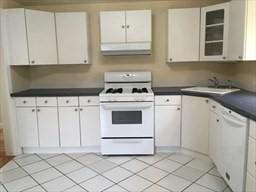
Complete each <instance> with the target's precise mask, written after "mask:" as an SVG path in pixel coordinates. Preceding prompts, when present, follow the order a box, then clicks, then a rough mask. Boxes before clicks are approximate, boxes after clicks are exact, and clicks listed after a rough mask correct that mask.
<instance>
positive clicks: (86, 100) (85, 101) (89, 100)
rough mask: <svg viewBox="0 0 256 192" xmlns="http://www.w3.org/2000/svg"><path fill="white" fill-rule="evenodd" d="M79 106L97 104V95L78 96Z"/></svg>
mask: <svg viewBox="0 0 256 192" xmlns="http://www.w3.org/2000/svg"><path fill="white" fill-rule="evenodd" d="M79 103H80V106H95V105H99V97H97V96H96V97H79Z"/></svg>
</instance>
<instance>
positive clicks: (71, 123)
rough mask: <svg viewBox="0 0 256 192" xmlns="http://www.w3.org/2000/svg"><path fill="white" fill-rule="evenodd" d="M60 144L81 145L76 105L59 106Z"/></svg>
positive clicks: (63, 145)
mask: <svg viewBox="0 0 256 192" xmlns="http://www.w3.org/2000/svg"><path fill="white" fill-rule="evenodd" d="M59 123H60V146H61V147H79V146H80V145H81V138H80V123H79V109H78V107H59Z"/></svg>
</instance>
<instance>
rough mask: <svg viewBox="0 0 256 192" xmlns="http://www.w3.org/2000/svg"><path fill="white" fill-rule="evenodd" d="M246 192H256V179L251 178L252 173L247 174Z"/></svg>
mask: <svg viewBox="0 0 256 192" xmlns="http://www.w3.org/2000/svg"><path fill="white" fill-rule="evenodd" d="M245 191H246V192H255V191H256V179H255V177H253V176H251V175H250V173H248V172H247V175H246V186H245Z"/></svg>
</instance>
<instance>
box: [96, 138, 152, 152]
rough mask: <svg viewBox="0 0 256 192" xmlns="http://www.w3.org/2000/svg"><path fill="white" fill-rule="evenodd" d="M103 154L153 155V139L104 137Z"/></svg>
mask: <svg viewBox="0 0 256 192" xmlns="http://www.w3.org/2000/svg"><path fill="white" fill-rule="evenodd" d="M101 153H102V154H103V155H137V154H140V155H142V154H144V155H152V154H154V140H153V139H102V140H101Z"/></svg>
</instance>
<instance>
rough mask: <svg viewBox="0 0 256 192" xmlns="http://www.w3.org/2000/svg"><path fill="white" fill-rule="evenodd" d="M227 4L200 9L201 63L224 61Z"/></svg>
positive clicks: (226, 40) (226, 39) (226, 52)
mask: <svg viewBox="0 0 256 192" xmlns="http://www.w3.org/2000/svg"><path fill="white" fill-rule="evenodd" d="M228 35H229V3H223V4H218V5H213V6H209V7H203V8H202V9H201V41H200V60H201V61H225V60H227V54H228Z"/></svg>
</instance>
